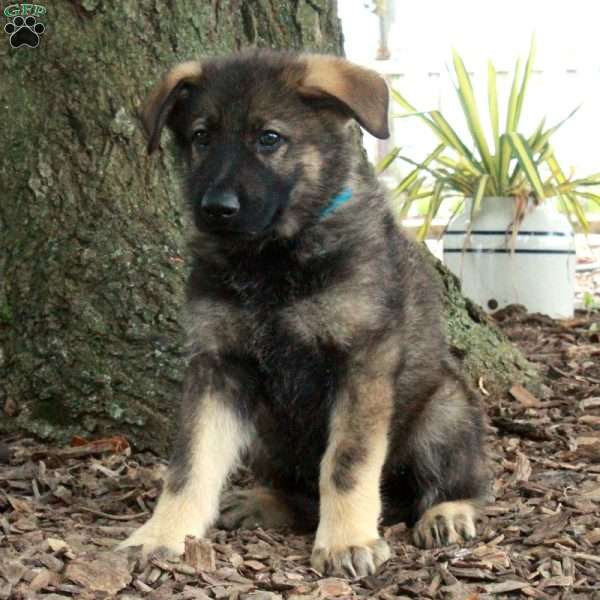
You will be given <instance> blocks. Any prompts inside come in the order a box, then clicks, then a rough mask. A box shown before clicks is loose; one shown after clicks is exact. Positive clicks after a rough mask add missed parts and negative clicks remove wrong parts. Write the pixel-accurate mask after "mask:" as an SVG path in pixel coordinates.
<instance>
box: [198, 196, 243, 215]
mask: <svg viewBox="0 0 600 600" xmlns="http://www.w3.org/2000/svg"><path fill="white" fill-rule="evenodd" d="M201 207H202V211H203V212H204V214H206V215H208V216H209V217H213V218H217V219H229V218H231V217H233V216H234V215H236V214H237V213H238V212H239V210H240V201H239V199H238V197H237V195H236V194H234V193H233V192H207V194H206V195H205V196H204V198H202V203H201Z"/></svg>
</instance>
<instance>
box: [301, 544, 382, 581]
mask: <svg viewBox="0 0 600 600" xmlns="http://www.w3.org/2000/svg"><path fill="white" fill-rule="evenodd" d="M390 554H391V553H390V547H389V546H388V543H387V542H386V541H385V540H383V539H382V538H379V539H376V540H374V541H373V542H370V543H368V544H364V545H360V546H348V547H346V548H314V550H313V553H312V556H311V559H310V562H311V565H312V567H313V569H315V570H316V571H319V573H323V574H327V575H341V576H342V577H351V578H352V579H356V578H358V577H366V576H367V575H372V574H373V573H375V571H377V569H378V567H379V566H380V565H381V564H383V563H384V562H385V561H386V560H387V559H388V558H389V557H390Z"/></svg>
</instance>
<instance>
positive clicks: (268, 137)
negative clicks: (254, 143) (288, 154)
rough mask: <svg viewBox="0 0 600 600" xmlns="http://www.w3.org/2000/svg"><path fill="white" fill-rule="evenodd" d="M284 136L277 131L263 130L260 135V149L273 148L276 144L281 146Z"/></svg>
mask: <svg viewBox="0 0 600 600" xmlns="http://www.w3.org/2000/svg"><path fill="white" fill-rule="evenodd" d="M282 141H283V138H282V137H281V136H280V135H279V134H278V133H277V132H276V131H272V130H271V129H268V130H267V131H263V132H262V133H261V134H260V135H259V136H258V147H259V149H261V148H262V149H269V150H271V149H273V148H275V147H276V146H279V144H281V142H282Z"/></svg>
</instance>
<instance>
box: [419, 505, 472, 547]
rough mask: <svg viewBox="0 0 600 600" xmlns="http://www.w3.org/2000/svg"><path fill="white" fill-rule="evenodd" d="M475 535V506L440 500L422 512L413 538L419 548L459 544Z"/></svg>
mask: <svg viewBox="0 0 600 600" xmlns="http://www.w3.org/2000/svg"><path fill="white" fill-rule="evenodd" d="M475 535H476V529H475V508H474V506H473V505H472V504H471V503H470V502H465V501H462V502H442V503H441V504H436V505H435V506H432V507H431V508H430V509H429V510H426V511H425V512H424V513H423V516H422V517H421V518H420V519H419V521H418V522H417V524H416V525H415V529H414V532H413V539H414V542H415V544H416V545H417V546H420V547H421V548H436V547H438V546H446V545H448V544H459V543H461V542H465V541H467V540H470V539H473V538H474V537H475Z"/></svg>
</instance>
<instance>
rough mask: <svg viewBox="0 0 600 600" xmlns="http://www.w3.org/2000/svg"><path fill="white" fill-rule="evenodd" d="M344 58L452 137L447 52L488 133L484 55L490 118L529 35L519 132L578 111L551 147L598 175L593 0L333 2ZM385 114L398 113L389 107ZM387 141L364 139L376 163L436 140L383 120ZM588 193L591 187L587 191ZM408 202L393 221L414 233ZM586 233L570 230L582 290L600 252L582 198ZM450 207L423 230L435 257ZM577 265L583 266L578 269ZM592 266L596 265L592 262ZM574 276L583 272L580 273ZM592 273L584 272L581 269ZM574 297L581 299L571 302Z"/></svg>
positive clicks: (593, 212) (458, 112)
mask: <svg viewBox="0 0 600 600" xmlns="http://www.w3.org/2000/svg"><path fill="white" fill-rule="evenodd" d="M338 7H339V14H340V17H341V20H342V26H343V32H344V43H345V50H346V55H347V56H348V58H349V59H350V60H352V61H354V62H357V63H359V64H362V65H365V66H368V67H370V68H372V69H375V70H377V71H378V72H380V73H382V74H384V75H385V76H386V78H387V80H388V82H389V83H390V85H391V87H392V88H394V89H397V90H398V91H399V92H400V93H401V94H402V95H403V96H404V97H405V98H406V99H407V100H408V101H410V102H411V104H413V105H414V106H415V107H417V108H418V110H420V111H431V110H439V111H440V112H441V113H442V114H443V115H444V116H445V118H446V119H447V120H448V121H449V122H450V123H451V124H452V126H453V127H454V128H455V130H456V132H457V133H458V135H459V136H460V137H461V138H462V139H469V136H468V130H467V126H466V121H465V119H464V117H463V113H462V108H461V106H460V103H459V101H458V98H457V94H456V92H455V89H454V83H453V77H454V73H453V72H452V50H453V49H455V50H456V51H457V52H458V54H459V55H460V56H461V57H462V59H463V61H464V63H465V65H466V67H467V70H468V72H469V75H470V76H471V80H472V83H473V88H474V91H475V95H476V98H477V101H478V103H479V110H480V112H481V120H482V123H483V127H484V129H485V130H486V134H488V136H489V134H491V131H490V125H489V117H488V111H487V85H488V83H487V80H488V61H489V60H491V61H492V63H493V64H494V67H495V68H496V71H497V89H498V100H499V105H500V121H501V125H502V119H503V115H504V112H503V111H504V107H505V106H506V103H507V100H508V95H509V92H510V87H511V83H512V77H513V73H514V68H515V62H516V60H517V58H519V57H520V58H521V60H522V62H525V59H526V58H527V55H528V51H529V47H530V43H531V40H532V36H534V35H535V40H536V55H535V61H534V66H533V70H532V73H531V77H530V80H529V84H528V89H527V97H526V100H525V102H524V106H523V112H522V116H521V120H520V125H519V130H520V131H522V132H523V133H525V134H528V133H531V132H533V131H534V130H535V128H536V127H537V125H538V123H539V121H540V119H541V118H542V117H543V116H546V118H547V119H546V123H547V124H556V123H558V122H560V121H561V120H562V119H564V118H565V117H567V116H568V115H569V114H570V113H571V111H573V109H575V108H577V107H580V108H579V110H578V111H577V113H576V114H575V115H574V116H573V117H572V118H571V119H569V121H568V123H566V124H565V126H564V127H561V128H560V129H559V130H558V131H557V132H556V133H555V135H554V136H553V138H552V139H553V142H552V145H553V148H554V150H555V153H556V157H557V159H558V161H559V162H560V164H561V166H562V168H563V170H565V171H568V172H569V173H570V174H576V175H577V176H586V175H589V174H591V173H597V172H598V171H600V152H599V149H598V137H597V136H598V134H600V110H598V107H600V36H599V35H598V34H597V27H598V23H599V22H600V4H599V3H597V2H590V1H589V0H572V1H571V2H569V3H568V6H567V4H565V3H564V2H560V1H558V0H549V1H548V0H527V1H523V0H505V1H504V2H502V3H498V4H494V3H490V2H478V1H475V0H453V2H435V3H429V2H405V1H404V0H378V1H357V0H338ZM391 112H392V116H394V115H398V114H399V113H401V112H405V111H401V110H399V107H398V105H397V104H395V103H392V108H391ZM391 122H392V126H393V127H392V137H391V138H390V139H389V140H385V141H380V140H376V139H375V138H373V137H372V136H370V135H369V134H367V133H365V135H364V138H365V140H364V142H365V146H366V148H367V152H368V154H369V157H370V158H371V160H372V162H373V163H375V164H377V163H378V162H379V161H381V160H382V159H383V157H385V156H386V154H387V153H388V152H389V151H390V150H391V149H392V148H394V147H401V149H402V154H405V155H409V156H411V157H412V158H414V159H415V160H417V161H420V160H423V159H424V158H425V156H426V155H427V154H429V153H430V152H431V151H432V149H433V148H434V147H435V146H436V144H437V141H436V137H435V135H434V133H433V132H432V131H431V130H429V129H428V128H427V127H426V126H424V125H423V123H422V122H421V121H419V119H415V118H392V121H391ZM411 168H412V167H411V165H410V164H407V163H404V162H403V161H401V160H395V161H394V162H393V163H392V164H391V165H390V167H389V168H388V169H387V170H386V172H385V173H384V174H383V175H382V179H383V180H384V181H385V183H386V184H387V185H388V187H390V188H393V187H394V185H395V184H396V183H397V182H398V181H400V180H401V179H402V177H404V176H405V175H406V174H407V173H409V172H410V170H411ZM593 191H594V192H595V193H596V194H597V193H598V191H599V187H597V188H595V189H594V190H593ZM429 201H430V200H428V199H423V200H421V201H417V202H414V203H413V204H412V205H411V207H410V210H409V211H408V214H407V215H406V216H405V218H404V220H403V222H404V226H405V227H408V228H409V229H410V230H413V231H416V230H418V228H419V227H420V226H421V224H422V221H423V215H424V214H426V212H427V210H428V202H429ZM583 205H584V210H585V215H586V218H587V220H588V222H589V235H587V236H584V235H582V234H581V229H580V230H579V233H578V235H576V241H577V256H578V272H579V273H581V276H580V277H579V279H580V280H581V279H585V285H586V286H587V287H586V289H588V290H589V291H590V292H591V293H592V294H597V293H598V291H599V289H600V281H596V280H595V279H594V277H593V272H594V271H593V270H592V269H590V268H589V266H590V265H592V266H594V265H596V264H597V262H598V257H599V256H600V236H599V235H598V234H600V205H598V204H597V203H596V202H594V201H584V202H583ZM454 209H455V204H453V203H452V202H447V203H444V204H443V205H442V207H441V208H440V211H439V212H438V213H437V215H436V217H435V218H434V220H433V222H432V225H431V227H430V230H429V232H428V234H427V238H428V239H427V243H428V245H429V246H430V248H431V249H432V250H433V251H434V253H435V254H436V255H438V256H441V254H442V245H441V244H442V242H441V240H439V238H440V236H441V233H442V231H443V228H444V227H445V225H446V223H447V222H448V220H449V219H450V216H451V214H452V211H453V210H454ZM582 265H584V266H583V267H582ZM599 266H600V265H599ZM584 273H587V274H585V275H584ZM590 273H592V275H590ZM580 299H581V298H580Z"/></svg>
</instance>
